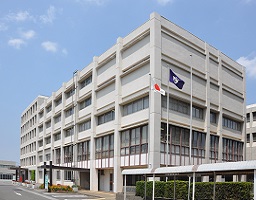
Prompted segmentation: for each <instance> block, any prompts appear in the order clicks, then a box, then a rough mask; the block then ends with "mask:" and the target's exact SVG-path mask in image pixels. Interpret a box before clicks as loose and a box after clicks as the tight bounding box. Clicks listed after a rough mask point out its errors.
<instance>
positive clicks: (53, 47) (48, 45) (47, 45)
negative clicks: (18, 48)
mask: <svg viewBox="0 0 256 200" xmlns="http://www.w3.org/2000/svg"><path fill="white" fill-rule="evenodd" d="M41 45H42V47H43V48H44V49H45V50H46V51H50V52H53V53H55V52H57V51H58V44H57V43H55V42H50V41H46V42H43V43H42V44H41Z"/></svg>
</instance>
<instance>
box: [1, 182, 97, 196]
mask: <svg viewBox="0 0 256 200" xmlns="http://www.w3.org/2000/svg"><path fill="white" fill-rule="evenodd" d="M46 199H49V200H89V199H95V197H91V196H88V195H84V194H78V193H48V192H45V191H44V190H34V189H29V188H25V187H23V186H14V185H12V184H11V182H10V181H0V200H46ZM95 200H96V199H95Z"/></svg>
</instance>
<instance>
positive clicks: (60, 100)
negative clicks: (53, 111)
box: [54, 97, 62, 107]
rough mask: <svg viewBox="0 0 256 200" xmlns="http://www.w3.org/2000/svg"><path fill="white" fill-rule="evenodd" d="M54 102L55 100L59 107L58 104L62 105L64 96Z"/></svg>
mask: <svg viewBox="0 0 256 200" xmlns="http://www.w3.org/2000/svg"><path fill="white" fill-rule="evenodd" d="M54 102H55V106H56V107H57V106H58V105H60V104H61V103H62V97H60V98H58V99H56V100H55V101H54Z"/></svg>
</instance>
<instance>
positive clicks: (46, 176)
mask: <svg viewBox="0 0 256 200" xmlns="http://www.w3.org/2000/svg"><path fill="white" fill-rule="evenodd" d="M48 181H49V177H48V174H45V184H44V189H46V190H48Z"/></svg>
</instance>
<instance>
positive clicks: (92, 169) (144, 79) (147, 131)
mask: <svg viewBox="0 0 256 200" xmlns="http://www.w3.org/2000/svg"><path fill="white" fill-rule="evenodd" d="M169 69H172V70H173V71H174V72H175V73H176V75H177V76H179V78H181V79H182V80H184V82H185V84H184V87H183V89H182V90H180V89H178V88H177V87H176V86H175V85H174V84H172V83H170V82H169ZM149 74H150V75H149ZM191 77H192V79H191ZM151 79H153V80H154V81H155V82H156V83H158V85H159V86H160V87H161V88H162V89H164V90H165V91H166V95H165V96H163V95H161V94H160V93H158V92H152V90H151ZM191 80H192V81H191ZM191 91H192V92H191ZM191 94H192V95H191ZM191 97H192V98H191ZM191 100H192V104H190V102H191ZM167 103H168V105H167ZM190 105H192V107H190ZM167 109H168V110H167ZM190 113H191V114H190ZM245 115H246V110H245V69H244V67H243V66H241V65H239V64H238V63H237V62H235V61H233V60H232V59H230V58H229V57H228V56H226V55H225V54H223V53H222V52H220V51H219V50H217V49H216V48H214V47H212V46H211V45H209V44H207V43H206V42H204V41H202V40H201V39H199V38H197V37H196V36H194V35H193V34H191V33H189V32H187V31H186V30H184V29H182V28H181V27H179V26H177V25H175V24H173V23H172V22H170V21H168V20H167V19H166V18H164V17H162V16H160V15H159V14H157V13H152V14H151V15H150V20H149V21H147V22H146V23H145V24H143V25H142V26H141V27H139V28H137V29H136V30H134V31H133V32H132V33H130V34H129V35H127V36H126V37H124V38H118V39H117V43H116V44H115V45H114V46H112V47H111V48H110V49H108V50H107V51H106V52H105V53H103V54H102V55H101V56H98V57H94V58H93V61H92V63H90V64H89V65H88V66H86V67H85V68H84V69H82V70H80V71H74V73H73V75H72V78H71V79H70V80H69V81H68V82H66V83H63V85H62V86H61V87H60V89H59V90H58V91H56V92H53V93H52V96H50V97H41V96H40V97H38V98H37V99H36V100H34V101H33V103H32V104H31V105H30V106H28V108H27V109H25V111H24V112H23V113H22V116H21V136H20V137H21V156H20V158H21V160H20V162H21V166H22V167H23V168H24V167H26V168H28V169H31V170H34V169H35V170H36V181H37V182H43V169H41V168H40V166H41V165H43V164H44V162H47V164H48V163H49V161H52V162H53V165H55V166H58V165H59V166H64V167H67V168H66V169H67V170H58V169H54V172H53V183H55V184H56V183H60V184H69V183H72V182H71V181H76V182H77V183H78V184H80V185H81V187H85V188H90V189H91V190H105V191H114V192H119V191H121V190H122V185H123V184H122V183H123V181H122V180H123V177H122V174H121V172H122V170H123V169H125V168H147V167H152V168H155V167H160V166H179V165H189V164H201V163H214V162H227V161H241V160H244V154H245V150H244V148H245V146H244V138H245V123H244V119H245ZM190 116H192V117H193V118H192V117H190ZM167 123H168V125H167ZM190 127H191V128H190ZM167 129H168V132H167ZM190 130H192V131H191V132H190ZM167 144H168V145H167ZM71 166H72V167H73V169H74V168H83V169H88V171H76V172H73V171H72V170H68V167H71ZM73 179H74V180H73ZM134 180H136V177H128V182H133V181H134Z"/></svg>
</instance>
